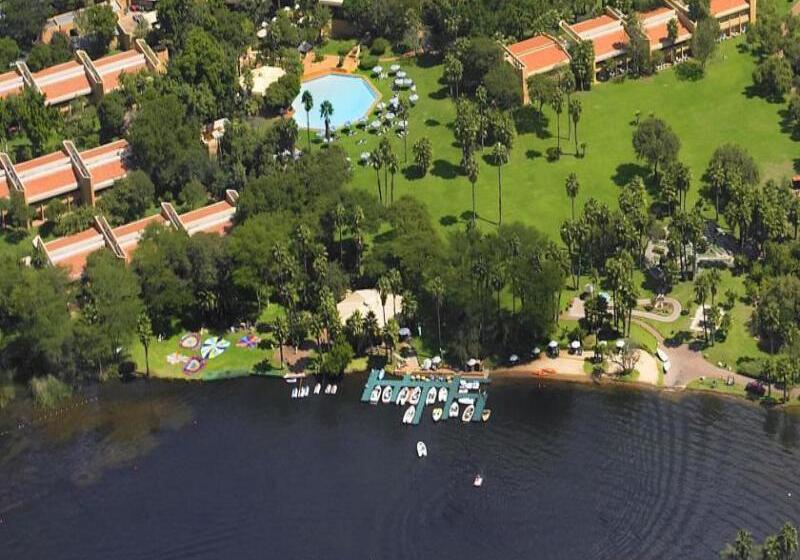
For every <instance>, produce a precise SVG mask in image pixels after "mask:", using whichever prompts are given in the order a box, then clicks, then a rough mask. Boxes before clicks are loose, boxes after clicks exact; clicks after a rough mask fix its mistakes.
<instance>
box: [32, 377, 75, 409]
mask: <svg viewBox="0 0 800 560" xmlns="http://www.w3.org/2000/svg"><path fill="white" fill-rule="evenodd" d="M30 387H31V394H32V395H33V402H34V404H36V406H38V407H39V408H42V409H54V408H56V407H57V406H59V405H61V404H63V403H64V402H66V401H67V400H69V399H70V398H71V397H72V387H70V386H69V385H67V384H66V383H64V382H63V381H60V380H59V379H58V378H56V377H54V376H52V375H48V376H46V377H34V378H33V379H31V382H30Z"/></svg>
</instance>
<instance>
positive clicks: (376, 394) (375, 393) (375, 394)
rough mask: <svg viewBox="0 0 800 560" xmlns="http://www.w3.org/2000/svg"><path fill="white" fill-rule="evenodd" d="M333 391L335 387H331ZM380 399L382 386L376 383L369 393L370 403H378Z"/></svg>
mask: <svg viewBox="0 0 800 560" xmlns="http://www.w3.org/2000/svg"><path fill="white" fill-rule="evenodd" d="M331 392H333V389H331ZM379 400H381V386H380V385H375V387H373V388H372V393H370V395H369V403H370V404H378V401H379Z"/></svg>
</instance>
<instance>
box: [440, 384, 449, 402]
mask: <svg viewBox="0 0 800 560" xmlns="http://www.w3.org/2000/svg"><path fill="white" fill-rule="evenodd" d="M446 401H447V387H441V388H440V389H439V402H446Z"/></svg>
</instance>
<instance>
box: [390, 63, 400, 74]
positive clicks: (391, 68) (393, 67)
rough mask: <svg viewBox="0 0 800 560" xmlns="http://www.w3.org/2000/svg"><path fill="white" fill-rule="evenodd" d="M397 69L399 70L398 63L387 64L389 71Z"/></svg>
mask: <svg viewBox="0 0 800 560" xmlns="http://www.w3.org/2000/svg"><path fill="white" fill-rule="evenodd" d="M398 70H400V65H399V64H392V65H391V66H389V72H392V73H394V72H397V71H398Z"/></svg>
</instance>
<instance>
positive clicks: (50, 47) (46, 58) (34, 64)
mask: <svg viewBox="0 0 800 560" xmlns="http://www.w3.org/2000/svg"><path fill="white" fill-rule="evenodd" d="M71 58H72V50H71V49H70V46H69V38H68V37H67V36H66V35H64V34H63V33H55V34H53V38H52V39H50V43H49V44H48V43H36V44H35V45H34V46H33V48H31V50H30V52H29V53H28V57H27V58H26V59H25V62H26V63H27V65H28V68H30V70H31V72H38V71H39V70H42V69H44V68H47V67H49V66H55V65H56V64H61V63H62V62H67V61H68V60H70V59H71Z"/></svg>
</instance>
